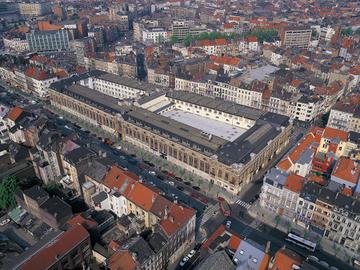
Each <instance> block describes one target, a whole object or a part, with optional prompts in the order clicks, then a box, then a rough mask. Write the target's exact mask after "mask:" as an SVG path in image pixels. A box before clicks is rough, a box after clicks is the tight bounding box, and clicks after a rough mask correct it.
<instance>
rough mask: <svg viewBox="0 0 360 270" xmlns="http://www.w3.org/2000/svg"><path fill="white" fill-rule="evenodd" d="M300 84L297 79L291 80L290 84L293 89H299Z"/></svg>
mask: <svg viewBox="0 0 360 270" xmlns="http://www.w3.org/2000/svg"><path fill="white" fill-rule="evenodd" d="M300 84H301V81H300V80H298V79H294V80H292V82H291V86H293V87H299V86H300Z"/></svg>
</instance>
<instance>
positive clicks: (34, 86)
mask: <svg viewBox="0 0 360 270" xmlns="http://www.w3.org/2000/svg"><path fill="white" fill-rule="evenodd" d="M26 80H27V85H28V90H30V91H31V92H33V93H34V94H36V95H37V96H39V97H46V95H47V92H48V89H49V87H50V85H51V84H52V83H54V82H56V81H57V80H58V78H57V77H52V78H49V79H45V80H37V79H34V78H32V77H27V78H26Z"/></svg>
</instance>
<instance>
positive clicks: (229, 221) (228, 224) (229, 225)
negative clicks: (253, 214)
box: [226, 220, 231, 228]
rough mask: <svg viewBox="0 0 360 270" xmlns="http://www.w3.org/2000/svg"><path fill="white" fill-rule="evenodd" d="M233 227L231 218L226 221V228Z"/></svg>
mask: <svg viewBox="0 0 360 270" xmlns="http://www.w3.org/2000/svg"><path fill="white" fill-rule="evenodd" d="M230 227H231V220H228V221H226V228H230Z"/></svg>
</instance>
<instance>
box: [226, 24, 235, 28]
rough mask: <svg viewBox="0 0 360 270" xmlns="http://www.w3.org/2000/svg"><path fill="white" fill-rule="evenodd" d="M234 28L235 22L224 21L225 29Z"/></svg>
mask: <svg viewBox="0 0 360 270" xmlns="http://www.w3.org/2000/svg"><path fill="white" fill-rule="evenodd" d="M232 28H234V23H224V29H232Z"/></svg>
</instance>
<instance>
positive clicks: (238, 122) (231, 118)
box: [170, 98, 255, 129]
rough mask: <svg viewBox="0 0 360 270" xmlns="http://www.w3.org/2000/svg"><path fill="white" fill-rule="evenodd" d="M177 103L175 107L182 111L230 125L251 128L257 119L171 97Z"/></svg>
mask: <svg viewBox="0 0 360 270" xmlns="http://www.w3.org/2000/svg"><path fill="white" fill-rule="evenodd" d="M170 100H171V101H173V102H174V103H175V108H176V109H178V110H181V111H185V112H190V113H193V114H196V115H200V116H203V117H206V118H210V119H213V120H216V121H220V122H223V123H226V124H229V125H233V126H237V127H241V128H245V129H249V128H251V127H252V126H253V125H254V124H255V120H252V119H248V118H245V117H240V116H237V115H233V114H228V113H225V112H221V111H218V110H213V109H210V108H207V107H205V106H200V105H194V104H193V103H190V102H185V101H180V100H176V99H171V98H170Z"/></svg>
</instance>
